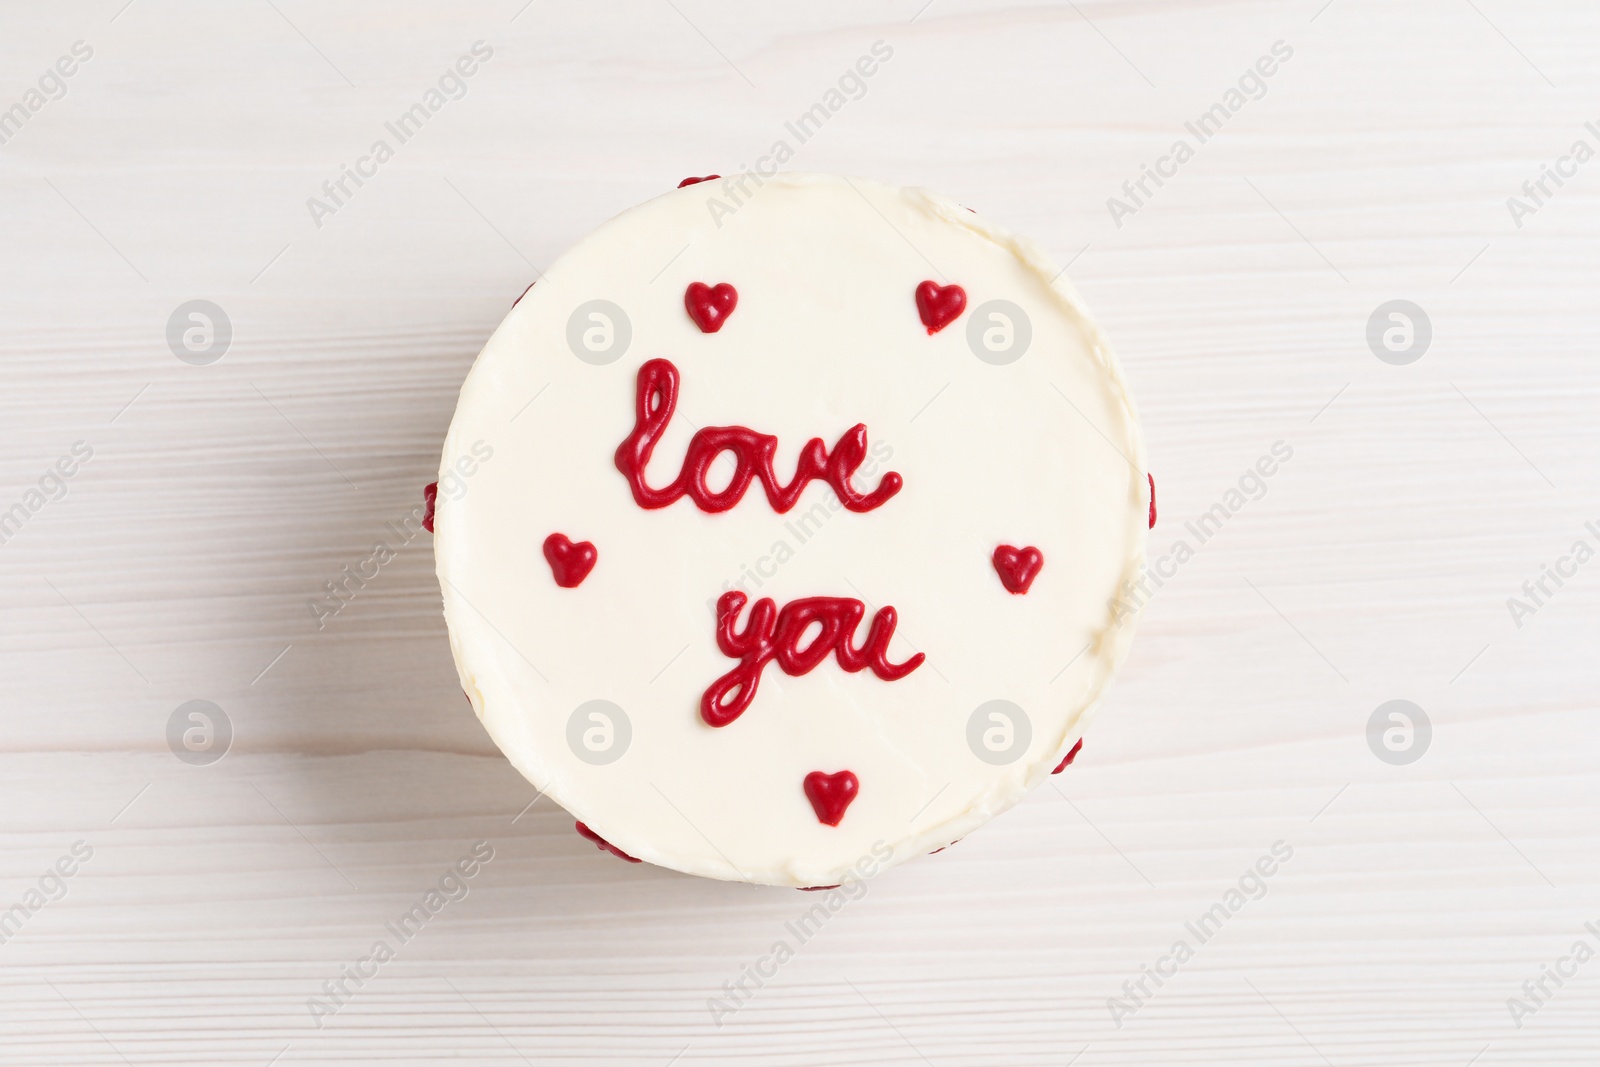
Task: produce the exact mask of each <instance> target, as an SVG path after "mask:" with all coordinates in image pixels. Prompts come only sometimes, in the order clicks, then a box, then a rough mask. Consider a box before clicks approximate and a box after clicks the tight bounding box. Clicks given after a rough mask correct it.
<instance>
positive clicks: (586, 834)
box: [578, 822, 644, 863]
mask: <svg viewBox="0 0 1600 1067" xmlns="http://www.w3.org/2000/svg"><path fill="white" fill-rule="evenodd" d="M578 834H579V836H580V837H583V838H584V839H586V840H589V841H593V842H594V847H595V848H600V849H604V850H605V851H607V852H609V853H611V854H612V855H613V856H621V857H622V858H623V859H625V860H627V861H628V862H629V863H643V862H644V861H643V860H636V859H634V858H633V857H632V856H630V855H628V854H627V853H626V852H624V851H622V850H621V849H620V848H618V847H617V846H616V845H613V844H612V843H611V842H610V841H607V840H606V839H605V838H603V837H601V836H600V835H599V834H597V833H595V832H594V831H593V830H591V829H589V828H588V827H587V826H585V825H583V823H581V822H580V823H579V824H578Z"/></svg>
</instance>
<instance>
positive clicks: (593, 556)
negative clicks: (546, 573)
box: [544, 533, 600, 589]
mask: <svg viewBox="0 0 1600 1067" xmlns="http://www.w3.org/2000/svg"><path fill="white" fill-rule="evenodd" d="M544 558H545V562H547V563H549V564H550V573H551V574H552V575H554V576H555V580H556V584H557V585H559V586H560V587H561V588H563V589H575V588H577V587H578V586H580V585H582V584H583V580H584V579H585V578H587V577H589V572H590V571H592V570H594V562H595V560H597V559H599V558H600V553H598V552H596V551H595V547H594V543H593V542H591V541H579V542H578V543H576V544H574V543H573V541H572V539H571V538H570V537H568V536H567V535H566V534H564V533H553V534H551V535H550V536H549V537H546V538H545V539H544Z"/></svg>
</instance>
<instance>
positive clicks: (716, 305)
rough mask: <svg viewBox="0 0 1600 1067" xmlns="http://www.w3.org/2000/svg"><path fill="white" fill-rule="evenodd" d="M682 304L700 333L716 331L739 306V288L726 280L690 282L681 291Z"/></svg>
mask: <svg viewBox="0 0 1600 1067" xmlns="http://www.w3.org/2000/svg"><path fill="white" fill-rule="evenodd" d="M683 306H684V309H685V310H687V311H688V312H689V317H690V318H691V319H693V320H694V324H695V325H696V326H698V327H700V332H701V333H716V332H717V331H718V330H720V329H722V324H723V323H725V322H727V321H728V316H729V315H732V314H733V309H734V308H736V307H738V306H739V290H737V289H735V288H734V287H733V286H731V285H729V284H728V283H727V282H718V283H717V284H716V285H707V284H706V283H705V282H690V283H689V288H687V289H685V290H684V291H683Z"/></svg>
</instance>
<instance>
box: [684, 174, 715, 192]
mask: <svg viewBox="0 0 1600 1067" xmlns="http://www.w3.org/2000/svg"><path fill="white" fill-rule="evenodd" d="M720 177H722V175H720V174H707V175H706V176H705V177H704V178H685V179H683V181H681V182H679V183H678V188H679V189H684V188H687V187H688V186H691V185H699V184H700V183H701V182H708V181H711V180H712V179H713V178H720Z"/></svg>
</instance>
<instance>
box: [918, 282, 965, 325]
mask: <svg viewBox="0 0 1600 1067" xmlns="http://www.w3.org/2000/svg"><path fill="white" fill-rule="evenodd" d="M966 307H967V291H966V290H965V289H963V288H961V286H959V285H940V284H939V283H938V282H931V281H929V282H923V283H922V284H921V285H919V286H917V314H918V315H919V316H921V317H922V325H924V326H926V327H927V328H928V333H930V334H935V333H938V332H939V331H940V330H942V329H944V328H945V327H946V326H948V325H950V324H951V323H952V322H954V321H955V320H956V319H957V317H959V316H960V314H961V313H962V312H963V311H965V310H966Z"/></svg>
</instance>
